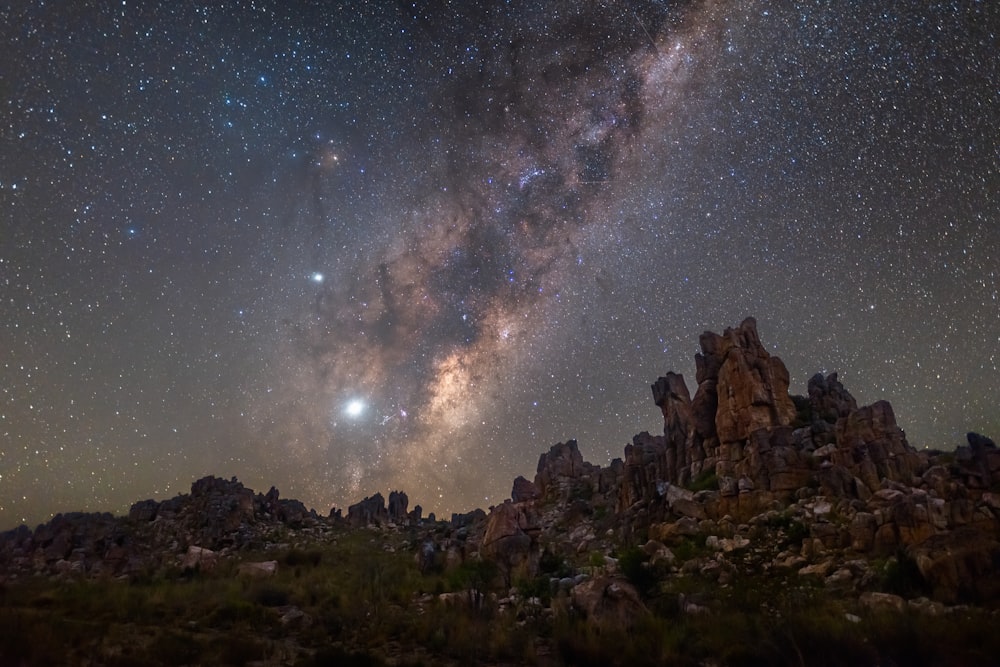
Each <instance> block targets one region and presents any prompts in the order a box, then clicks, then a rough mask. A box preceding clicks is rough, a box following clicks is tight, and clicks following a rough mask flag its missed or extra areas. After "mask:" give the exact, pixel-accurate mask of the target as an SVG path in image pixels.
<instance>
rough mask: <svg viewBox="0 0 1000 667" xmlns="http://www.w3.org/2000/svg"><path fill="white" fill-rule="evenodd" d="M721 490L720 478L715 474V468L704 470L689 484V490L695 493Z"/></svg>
mask: <svg viewBox="0 0 1000 667" xmlns="http://www.w3.org/2000/svg"><path fill="white" fill-rule="evenodd" d="M718 488H719V478H718V476H717V475H716V474H715V469H714V468H709V469H707V470H702V471H701V472H700V473H698V476H697V477H695V478H694V479H693V480H691V483H690V484H688V490H689V491H694V492H695V493H697V492H698V491H706V490H717V489H718Z"/></svg>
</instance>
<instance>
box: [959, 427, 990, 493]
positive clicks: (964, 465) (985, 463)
mask: <svg viewBox="0 0 1000 667" xmlns="http://www.w3.org/2000/svg"><path fill="white" fill-rule="evenodd" d="M966 440H967V441H968V443H969V446H968V447H959V448H957V449H956V450H955V464H956V466H957V468H958V472H959V474H960V475H961V477H962V479H963V481H964V483H965V484H966V486H968V487H969V488H973V489H986V488H990V487H992V486H994V485H997V484H1000V449H997V446H996V443H994V442H993V441H992V440H990V439H989V438H987V437H986V436H982V435H979V434H978V433H968V434H966Z"/></svg>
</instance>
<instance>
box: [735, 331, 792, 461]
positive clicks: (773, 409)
mask: <svg viewBox="0 0 1000 667" xmlns="http://www.w3.org/2000/svg"><path fill="white" fill-rule="evenodd" d="M717 347H718V350H719V352H718V354H719V355H720V356H721V360H722V361H721V364H720V367H719V375H718V378H717V385H716V394H717V396H718V409H717V411H716V413H715V430H716V437H717V438H718V439H719V442H720V443H730V442H741V441H745V440H746V439H747V438H749V437H750V436H751V435H752V434H753V433H756V432H757V431H760V430H773V429H775V428H777V427H779V426H788V425H789V424H791V423H792V421H793V420H794V419H795V405H794V404H793V403H792V399H791V397H790V396H789V395H788V369H787V368H785V364H784V363H782V361H781V359H779V358H778V357H772V356H771V355H770V354H768V352H767V350H765V349H764V346H763V345H761V342H760V337H759V336H758V335H757V322H756V321H755V320H754V319H753V318H747V319H746V320H744V321H743V323H742V324H740V326H739V327H738V328H737V329H727V330H726V332H725V334H723V336H722V340H721V342H720V344H719V345H718V346H717Z"/></svg>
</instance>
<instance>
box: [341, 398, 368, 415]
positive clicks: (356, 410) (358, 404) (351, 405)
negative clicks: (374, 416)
mask: <svg viewBox="0 0 1000 667" xmlns="http://www.w3.org/2000/svg"><path fill="white" fill-rule="evenodd" d="M364 411H365V403H364V401H362V400H361V399H358V398H355V399H352V400H351V401H348V403H347V405H346V406H345V407H344V412H345V413H347V416H348V417H360V416H361V413H362V412H364Z"/></svg>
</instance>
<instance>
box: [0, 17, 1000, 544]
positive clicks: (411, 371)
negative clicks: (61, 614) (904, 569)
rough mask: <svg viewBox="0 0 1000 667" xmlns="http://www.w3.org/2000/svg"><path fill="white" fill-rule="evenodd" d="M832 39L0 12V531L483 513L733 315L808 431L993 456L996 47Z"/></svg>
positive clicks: (977, 22) (614, 449)
mask: <svg viewBox="0 0 1000 667" xmlns="http://www.w3.org/2000/svg"><path fill="white" fill-rule="evenodd" d="M828 4H829V3H823V2H815V3H805V2H803V3H785V4H784V5H783V6H781V7H779V6H775V4H774V3H767V2H754V1H746V2H732V3H726V2H707V3H703V2H695V3H662V2H636V3H574V2H559V1H553V2H541V3H524V4H523V5H516V4H501V3H455V4H454V5H453V6H452V5H449V4H448V3H444V4H442V3H399V4H395V5H393V4H389V3H372V4H370V5H368V4H360V3H345V4H344V6H342V7H338V6H335V5H333V4H332V3H330V4H329V6H327V5H328V3H270V2H251V3H237V5H238V6H234V7H233V8H231V9H227V10H225V11H222V10H220V9H216V8H214V7H212V6H203V5H200V4H197V3H189V2H178V3H162V4H157V3H141V4H137V5H135V6H133V5H132V4H131V3H122V4H121V5H120V6H119V5H114V6H111V5H97V4H93V3H85V2H80V3H45V4H42V3H39V2H31V3H22V6H20V7H18V8H16V9H10V8H8V9H4V10H0V18H2V19H3V22H2V25H3V27H2V28H0V30H2V31H3V36H4V43H5V44H8V45H9V49H8V50H9V52H10V53H9V54H8V56H7V57H5V64H3V65H0V82H2V89H3V90H4V98H5V100H4V101H5V104H4V106H3V107H2V109H0V132H2V135H0V156H2V158H0V203H2V205H3V209H4V211H5V212H6V214H5V216H4V219H3V222H2V224H3V235H2V238H0V243H2V246H0V281H2V282H0V285H2V289H3V299H2V302H0V308H2V309H3V327H4V336H3V343H2V344H0V350H2V355H3V356H2V359H0V361H2V366H0V373H2V391H3V394H0V400H2V403H0V429H2V438H3V439H2V441H0V527H5V526H7V525H8V524H9V525H14V524H16V523H17V522H19V521H22V520H23V521H39V520H42V519H44V518H46V517H47V516H49V515H50V514H51V513H53V512H55V511H60V510H72V509H86V510H109V511H123V510H124V509H127V506H128V503H129V502H130V501H133V500H136V499H139V498H143V497H163V496H167V495H172V494H174V493H178V492H183V491H185V490H186V488H187V487H188V485H189V484H190V482H191V481H192V480H193V479H195V478H197V477H200V476H202V475H205V474H218V475H224V476H230V475H236V476H238V477H239V478H240V479H241V480H242V481H244V482H245V483H246V484H248V485H249V486H252V487H254V488H261V489H264V490H266V488H267V487H268V486H270V485H272V484H273V485H275V486H277V487H278V488H279V489H280V490H281V491H282V494H283V495H285V496H290V497H298V498H300V499H302V500H303V501H304V502H306V503H307V505H310V506H313V507H316V508H317V510H319V511H321V512H324V513H325V512H326V511H327V510H328V509H329V508H330V506H331V505H337V506H340V507H343V506H345V505H346V504H348V503H350V502H353V501H355V500H357V499H360V498H361V497H362V496H364V495H370V494H371V493H374V492H375V491H382V492H383V493H385V492H386V491H388V490H389V489H404V490H406V491H407V493H408V494H409V495H410V498H411V500H412V501H415V502H418V503H420V504H422V505H423V506H424V508H425V509H426V510H432V511H438V512H449V511H464V510H467V509H471V508H473V507H477V506H479V507H486V506H489V505H491V504H495V503H497V502H501V501H502V500H503V499H504V498H505V497H506V496H507V495H508V494H509V492H510V483H511V480H512V479H513V477H515V476H516V475H518V474H523V475H526V476H528V477H530V476H531V475H532V474H533V472H534V466H535V463H536V462H537V457H538V454H539V453H540V452H541V451H544V450H546V449H547V448H548V447H549V446H550V445H551V444H553V443H555V442H557V441H562V440H566V439H568V438H577V439H578V440H579V442H580V446H581V449H582V450H583V452H584V455H585V457H586V458H588V459H589V460H591V461H594V462H597V463H606V462H607V461H608V460H609V459H610V458H611V457H614V456H619V455H620V454H621V450H622V447H623V445H624V444H625V443H626V442H628V441H629V440H630V439H631V436H632V435H633V434H634V433H637V432H639V431H642V430H650V431H657V430H660V429H662V420H661V419H658V418H657V410H656V408H655V406H653V405H652V401H651V397H650V392H649V384H650V383H651V382H652V381H653V380H655V379H656V377H657V376H658V375H660V374H662V373H664V372H666V371H668V370H676V371H679V372H682V373H684V374H685V375H686V376H687V377H688V382H689V385H690V386H692V387H693V379H694V378H693V366H694V364H693V354H694V353H695V352H696V351H697V340H698V335H699V334H700V333H701V331H703V330H705V329H712V330H716V331H721V330H722V329H723V328H725V327H727V326H733V325H736V324H738V323H739V322H740V321H741V320H742V319H743V318H744V317H745V316H747V315H753V316H754V317H756V318H757V320H758V323H759V328H760V332H761V337H762V340H763V341H764V343H765V345H766V346H767V347H768V348H769V350H770V351H771V352H772V353H774V354H777V355H779V356H780V357H782V359H783V360H784V361H785V363H786V364H787V365H788V367H789V370H790V372H791V376H792V390H793V391H795V392H800V393H801V392H804V390H805V383H806V381H807V379H808V377H809V376H810V375H812V374H813V373H816V372H819V371H824V372H833V371H839V372H840V378H841V380H842V381H843V382H844V384H845V386H846V387H847V388H848V389H849V390H850V391H851V392H852V393H854V395H855V396H856V397H857V398H858V399H859V402H861V403H867V402H872V401H874V400H878V399H882V398H886V399H888V400H890V401H891V402H892V404H893V405H894V407H895V408H896V413H897V417H898V419H899V421H900V423H901V425H902V426H903V428H904V429H905V430H906V432H907V435H908V437H909V440H910V443H911V444H913V445H914V446H916V447H935V448H943V449H950V448H952V447H954V446H956V445H958V444H961V443H962V441H963V437H964V433H965V431H967V430H976V431H980V432H983V433H985V434H987V435H992V436H993V437H997V436H1000V414H998V411H997V408H996V401H995V398H994V397H993V396H992V395H991V388H992V386H993V385H994V384H995V378H996V372H997V365H998V363H1000V301H998V289H1000V287H998V269H997V266H998V265H1000V264H998V262H1000V201H998V199H1000V145H998V144H1000V142H998V135H997V130H996V128H997V127H1000V64H998V63H1000V59H997V58H996V56H995V53H996V52H997V50H998V47H1000V44H998V38H997V36H998V30H1000V10H998V9H996V8H994V7H993V6H992V5H991V4H990V3H977V2H971V1H969V2H951V3H920V6H914V3H902V2H899V3H896V2H888V3H843V4H842V5H840V6H838V7H831V6H828ZM869 5H870V6H869ZM924 5H926V6H924Z"/></svg>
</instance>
